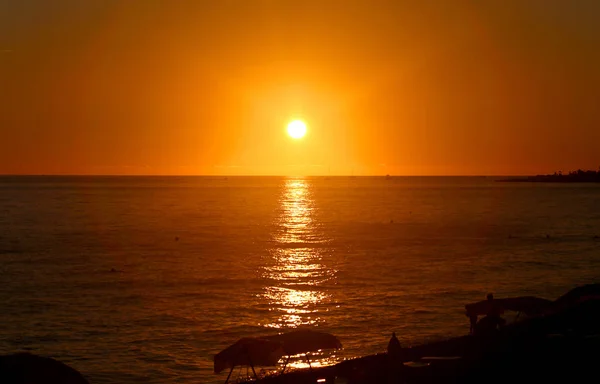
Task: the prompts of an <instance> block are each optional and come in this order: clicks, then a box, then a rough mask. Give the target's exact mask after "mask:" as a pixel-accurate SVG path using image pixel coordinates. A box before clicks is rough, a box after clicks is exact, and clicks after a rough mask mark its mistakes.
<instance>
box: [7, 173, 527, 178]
mask: <svg viewBox="0 0 600 384" xmlns="http://www.w3.org/2000/svg"><path fill="white" fill-rule="evenodd" d="M528 176H537V175H534V174H520V175H518V174H513V175H511V174H506V175H492V174H489V175H484V174H470V175H401V174H399V175H392V174H385V175H382V174H377V175H353V174H336V175H271V174H256V175H237V174H236V175H231V174H179V175H178V174H109V173H107V174H76V173H73V174H65V173H0V177H528Z"/></svg>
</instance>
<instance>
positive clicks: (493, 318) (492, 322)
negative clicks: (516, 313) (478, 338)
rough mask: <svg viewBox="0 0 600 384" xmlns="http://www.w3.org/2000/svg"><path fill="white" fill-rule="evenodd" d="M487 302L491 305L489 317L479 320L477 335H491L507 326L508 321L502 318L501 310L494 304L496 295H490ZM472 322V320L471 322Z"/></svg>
mask: <svg viewBox="0 0 600 384" xmlns="http://www.w3.org/2000/svg"><path fill="white" fill-rule="evenodd" d="M487 300H488V303H489V307H488V313H487V315H486V316H485V317H484V318H483V319H481V320H479V322H478V323H477V325H476V326H475V334H476V335H491V334H494V333H496V331H497V330H498V329H499V328H500V327H502V326H504V324H506V320H504V319H503V318H502V317H500V313H501V309H500V308H499V307H498V305H496V304H495V302H494V295H493V294H491V293H488V295H487ZM471 321H472V320H471Z"/></svg>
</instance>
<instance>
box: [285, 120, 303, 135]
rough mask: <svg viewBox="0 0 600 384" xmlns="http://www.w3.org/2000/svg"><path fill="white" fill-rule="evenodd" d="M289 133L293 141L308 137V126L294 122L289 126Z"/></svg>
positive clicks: (301, 122) (299, 121)
mask: <svg viewBox="0 0 600 384" xmlns="http://www.w3.org/2000/svg"><path fill="white" fill-rule="evenodd" d="M287 132H288V135H290V136H291V137H292V138H293V139H301V138H303V137H304V135H306V124H304V122H303V121H301V120H294V121H292V122H291V123H289V124H288V126H287Z"/></svg>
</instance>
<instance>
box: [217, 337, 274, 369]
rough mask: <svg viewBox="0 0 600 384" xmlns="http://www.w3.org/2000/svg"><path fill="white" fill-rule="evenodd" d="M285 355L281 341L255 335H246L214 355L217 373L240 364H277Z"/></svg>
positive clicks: (252, 365)
mask: <svg viewBox="0 0 600 384" xmlns="http://www.w3.org/2000/svg"><path fill="white" fill-rule="evenodd" d="M283 355H284V352H283V348H282V345H281V343H279V342H276V341H270V340H266V339H259V338H254V337H245V338H243V339H240V340H238V341H237V342H236V343H235V344H233V345H231V346H229V347H227V348H225V349H224V350H222V351H221V352H219V353H218V354H216V355H215V357H214V370H215V373H220V372H221V371H223V370H225V369H227V368H231V369H232V368H233V367H235V366H239V365H246V366H251V367H253V368H254V366H275V365H277V362H278V361H279V359H281V357H282V356H283Z"/></svg>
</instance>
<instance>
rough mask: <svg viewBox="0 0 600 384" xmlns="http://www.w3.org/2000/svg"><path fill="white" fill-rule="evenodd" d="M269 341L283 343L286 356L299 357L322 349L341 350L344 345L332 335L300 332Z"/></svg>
mask: <svg viewBox="0 0 600 384" xmlns="http://www.w3.org/2000/svg"><path fill="white" fill-rule="evenodd" d="M266 339H267V340H270V341H274V342H278V343H281V344H282V345H283V351H284V354H285V355H288V356H289V355H298V354H301V353H308V352H315V351H318V350H321V349H339V348H342V343H340V341H339V340H338V338H337V337H335V336H334V335H332V334H330V333H325V332H317V331H311V330H298V331H292V332H287V333H282V334H280V335H277V336H270V337H267V338H266Z"/></svg>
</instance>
